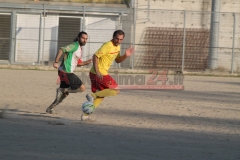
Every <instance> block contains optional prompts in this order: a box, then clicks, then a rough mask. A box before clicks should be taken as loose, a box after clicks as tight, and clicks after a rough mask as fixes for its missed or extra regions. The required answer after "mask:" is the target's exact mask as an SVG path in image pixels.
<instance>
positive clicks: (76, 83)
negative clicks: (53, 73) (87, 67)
mask: <svg viewBox="0 0 240 160" xmlns="http://www.w3.org/2000/svg"><path fill="white" fill-rule="evenodd" d="M68 79H69V82H70V87H69V88H68V92H69V93H77V92H84V91H85V86H84V85H83V82H82V81H81V79H80V78H78V77H77V76H76V75H75V74H73V73H72V74H68Z"/></svg>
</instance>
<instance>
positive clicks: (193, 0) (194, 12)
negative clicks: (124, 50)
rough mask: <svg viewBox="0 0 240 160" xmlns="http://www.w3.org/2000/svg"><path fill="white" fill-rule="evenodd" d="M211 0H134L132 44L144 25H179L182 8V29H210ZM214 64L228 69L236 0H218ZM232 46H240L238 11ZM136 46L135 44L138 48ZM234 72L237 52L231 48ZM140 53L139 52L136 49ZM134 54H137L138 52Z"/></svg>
mask: <svg viewBox="0 0 240 160" xmlns="http://www.w3.org/2000/svg"><path fill="white" fill-rule="evenodd" d="M211 3H212V1H211V0H184V1H183V0H136V1H135V6H136V8H137V9H138V11H137V16H136V17H137V18H136V26H137V27H136V34H135V38H136V41H135V43H138V44H141V43H142V41H143V38H144V30H145V29H146V27H169V28H183V24H184V14H183V10H185V11H186V28H205V29H210V22H211V12H210V11H211V5H212V4H211ZM220 12H225V13H220V29H219V41H218V44H219V47H220V48H219V50H218V66H219V69H221V70H227V71H229V70H230V69H231V62H232V44H233V24H234V20H233V14H232V12H237V13H240V1H239V0H221V3H220ZM236 20H237V21H236V30H235V48H240V43H239V42H240V14H236ZM138 47H139V46H136V49H138ZM234 51H235V59H234V61H235V62H234V71H239V70H240V67H239V66H240V59H239V56H240V51H239V49H235V50H234ZM140 52H141V51H140ZM140 52H139V53H138V54H141V53H140Z"/></svg>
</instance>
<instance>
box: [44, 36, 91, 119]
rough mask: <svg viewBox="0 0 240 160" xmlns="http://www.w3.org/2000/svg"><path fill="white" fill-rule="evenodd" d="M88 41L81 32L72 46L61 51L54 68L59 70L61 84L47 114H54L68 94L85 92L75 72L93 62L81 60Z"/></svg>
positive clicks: (62, 48)
mask: <svg viewBox="0 0 240 160" xmlns="http://www.w3.org/2000/svg"><path fill="white" fill-rule="evenodd" d="M87 39H88V35H87V33H86V32H79V34H78V36H77V38H76V39H74V42H73V43H72V44H70V45H67V46H66V47H61V48H60V49H59V51H58V54H57V55H56V58H55V62H54V64H53V67H54V68H56V69H58V76H59V77H60V81H61V82H60V87H59V88H58V89H57V94H56V98H55V100H54V101H53V103H52V104H51V105H50V106H49V107H48V108H47V110H46V112H47V113H50V114H51V113H53V109H54V107H56V106H57V105H58V104H59V103H61V102H62V101H63V99H64V98H66V96H67V95H68V93H77V92H83V91H84V90H85V86H84V85H83V83H82V81H81V79H79V78H78V77H77V76H76V75H75V74H74V73H73V71H74V69H75V68H76V67H77V66H83V65H87V64H89V63H91V62H92V59H89V60H87V61H84V62H82V60H81V61H80V60H79V59H81V57H82V46H84V45H85V44H86V43H87ZM63 53H64V56H63V60H62V63H61V65H60V67H59V66H58V62H59V59H60V58H61V56H62V54H63Z"/></svg>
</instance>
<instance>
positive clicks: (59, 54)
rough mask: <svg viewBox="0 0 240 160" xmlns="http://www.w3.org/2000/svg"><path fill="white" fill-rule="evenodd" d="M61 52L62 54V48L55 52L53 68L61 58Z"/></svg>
mask: <svg viewBox="0 0 240 160" xmlns="http://www.w3.org/2000/svg"><path fill="white" fill-rule="evenodd" d="M62 54H63V50H62V49H59V50H58V53H57V55H56V57H55V61H54V63H53V67H54V68H58V62H59V59H60V58H61V56H62Z"/></svg>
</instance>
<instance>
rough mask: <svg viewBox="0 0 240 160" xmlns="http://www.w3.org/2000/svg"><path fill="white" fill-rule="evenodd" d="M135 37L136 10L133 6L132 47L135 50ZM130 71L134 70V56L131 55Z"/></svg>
mask: <svg viewBox="0 0 240 160" xmlns="http://www.w3.org/2000/svg"><path fill="white" fill-rule="evenodd" d="M135 37H136V8H135V4H134V8H133V47H134V49H136V48H135ZM131 57H132V66H131V67H132V69H133V68H134V60H135V54H133V55H132V56H131Z"/></svg>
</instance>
